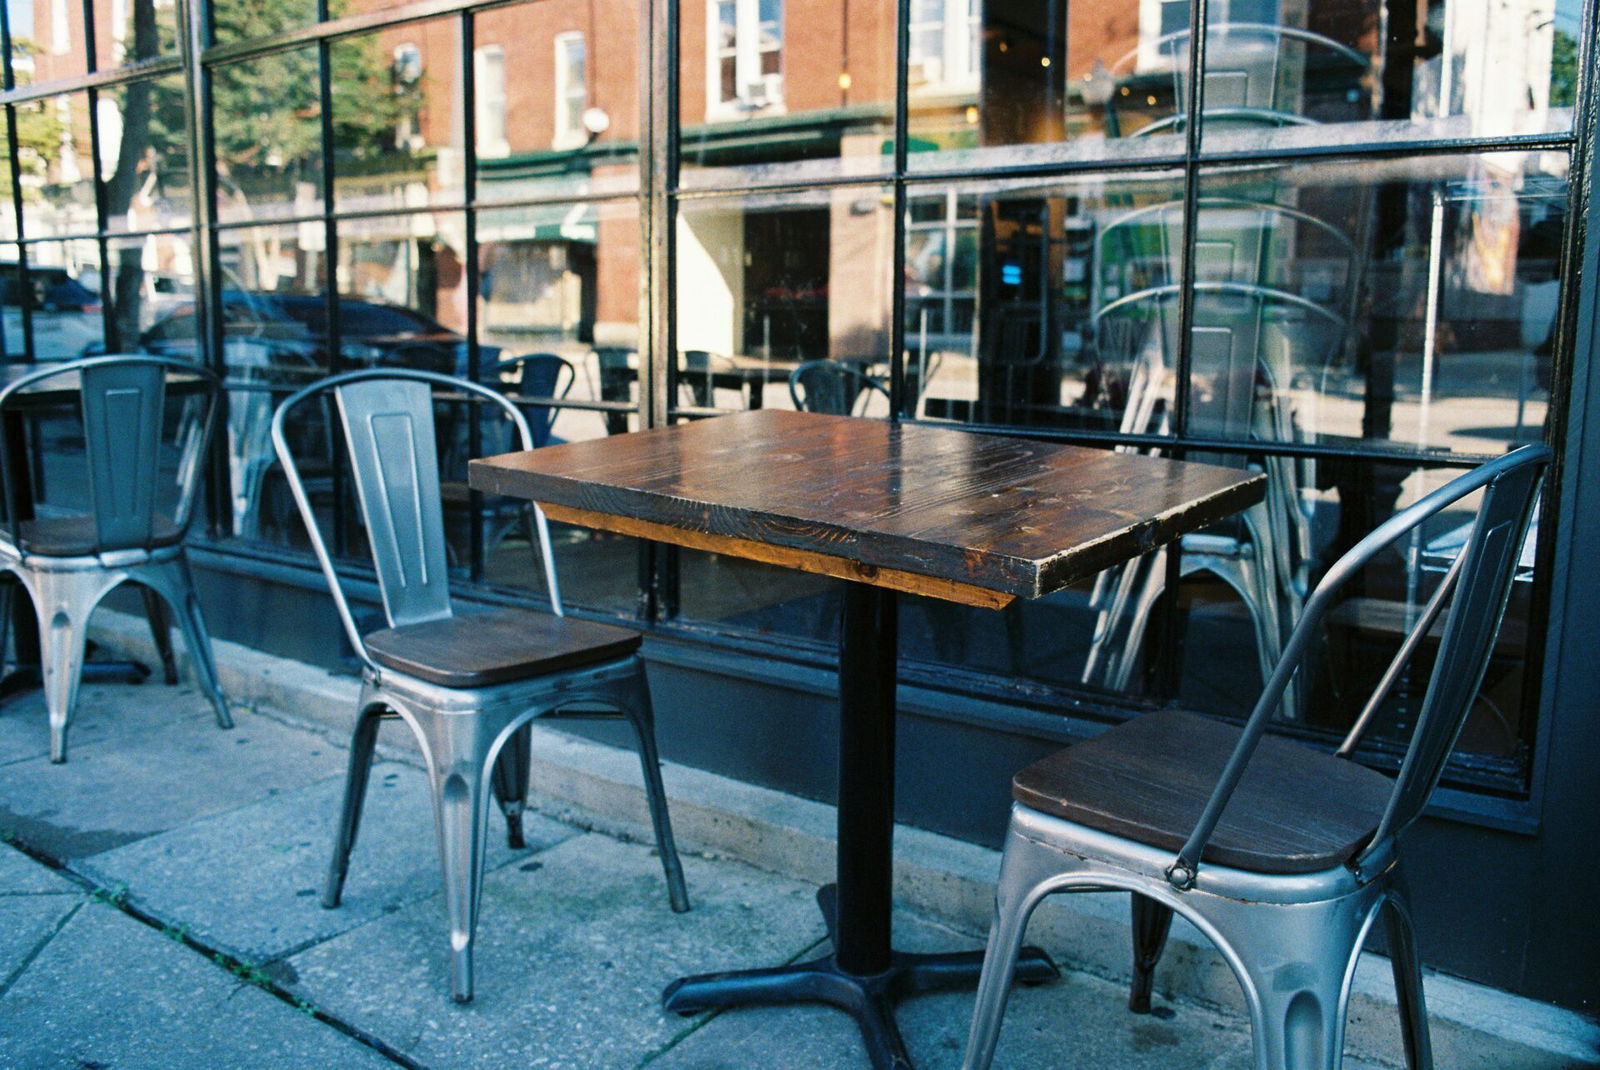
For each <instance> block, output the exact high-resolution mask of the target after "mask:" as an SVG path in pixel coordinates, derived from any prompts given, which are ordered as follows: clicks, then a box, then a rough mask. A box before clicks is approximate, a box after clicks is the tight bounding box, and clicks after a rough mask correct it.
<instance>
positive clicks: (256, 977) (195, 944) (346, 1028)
mask: <svg viewBox="0 0 1600 1070" xmlns="http://www.w3.org/2000/svg"><path fill="white" fill-rule="evenodd" d="M6 842H7V843H9V845H10V846H11V847H13V848H15V849H16V850H18V851H21V852H22V853H23V854H25V855H27V856H28V857H29V858H32V859H33V860H35V861H36V862H39V863H40V864H41V865H43V866H45V867H47V868H49V869H50V870H52V871H54V872H55V873H57V874H59V875H60V876H62V877H63V878H65V879H67V880H70V881H72V882H73V883H75V884H77V885H79V887H80V888H82V889H83V893H84V899H83V901H82V902H80V903H78V904H77V905H76V906H74V907H73V908H72V909H71V910H70V911H68V913H67V914H66V916H65V917H63V918H62V919H61V921H60V922H59V923H58V924H57V925H56V926H55V928H54V929H53V930H51V932H50V933H49V934H48V935H47V936H46V937H45V938H44V939H43V940H41V941H40V942H39V945H38V946H37V947H35V948H34V949H33V950H32V951H31V952H29V954H28V955H27V956H26V957H25V958H24V959H23V962H22V965H21V966H19V967H18V968H17V969H16V970H15V971H13V972H12V974H11V975H10V976H9V977H7V978H5V980H4V981H3V982H0V997H3V996H4V995H5V994H6V992H7V990H9V989H10V988H11V986H12V985H13V984H14V983H15V982H16V981H17V980H18V979H19V978H20V977H21V976H22V975H23V974H24V973H25V972H27V969H28V967H29V966H31V965H32V964H33V961H34V960H35V959H36V958H37V957H38V956H39V954H40V953H42V952H43V951H44V949H45V947H46V946H48V945H49V943H50V941H52V940H53V939H55V937H56V936H57V935H59V934H60V932H61V930H62V929H64V928H65V927H66V925H67V923H68V922H69V921H71V920H72V919H73V918H74V917H76V916H77V914H78V912H79V911H80V910H82V909H83V907H84V906H85V905H86V904H88V903H92V902H100V903H104V904H106V905H107V906H110V907H113V908H114V909H116V910H117V911H118V912H120V913H121V914H122V915H124V916H125V917H128V918H131V919H132V920H134V921H136V922H139V923H140V924H141V925H144V926H145V927H146V928H149V929H154V930H155V931H156V932H157V933H159V934H160V935H162V936H164V937H166V938H167V939H169V940H172V941H174V942H175V943H177V944H179V945H180V946H181V947H183V948H185V949H187V950H189V951H192V952H195V953H196V954H198V955H199V956H200V957H202V958H204V959H206V960H207V961H209V962H210V963H211V964H212V965H214V966H218V967H220V968H222V969H223V970H226V971H227V972H229V973H231V974H233V975H234V976H235V977H236V978H237V979H238V980H239V982H240V983H239V987H240V988H243V987H245V986H246V985H248V986H250V987H253V988H259V989H261V990H262V991H263V992H266V993H267V994H269V995H271V996H274V997H276V998H277V999H278V1000H279V1001H280V1002H283V1003H286V1004H288V1005H289V1006H290V1007H293V1008H294V1009H295V1010H297V1011H300V1012H302V1013H304V1014H306V1015H309V1016H310V1017H312V1018H314V1019H316V1020H317V1021H318V1022H321V1023H322V1024H323V1025H326V1026H328V1027H330V1028H332V1029H334V1030H336V1031H338V1032H340V1033H343V1034H344V1035H345V1036H347V1037H349V1038H350V1039H351V1040H354V1041H355V1042H357V1043H358V1044H362V1045H364V1046H366V1047H368V1048H371V1049H372V1050H373V1051H374V1052H375V1053H377V1054H378V1055H380V1056H382V1057H383V1058H385V1059H388V1060H389V1061H390V1062H392V1063H395V1064H396V1065H398V1066H403V1067H407V1068H408V1070H427V1068H426V1067H424V1066H423V1064H421V1063H418V1062H416V1061H415V1060H414V1059H411V1058H409V1057H408V1056H406V1055H405V1054H404V1053H403V1052H400V1051H396V1050H395V1049H394V1048H392V1047H390V1046H389V1045H388V1044H385V1043H384V1042H383V1041H382V1040H381V1039H380V1038H378V1037H376V1036H373V1035H372V1034H370V1033H368V1032H366V1031H365V1030H362V1029H359V1028H357V1027H356V1026H353V1025H351V1024H350V1023H348V1022H346V1021H343V1020H342V1019H339V1018H335V1017H334V1016H333V1015H331V1014H328V1013H327V1012H326V1011H323V1010H321V1009H320V1008H318V1007H316V1006H315V1005H313V1004H311V1003H309V1002H307V1001H306V1000H304V999H301V998H300V997H299V996H297V995H295V994H294V993H293V992H292V991H290V990H289V989H287V988H285V987H283V986H282V985H280V984H278V983H277V982H276V981H274V980H272V978H271V977H270V976H269V975H268V974H266V973H265V972H263V970H262V966H263V965H264V963H252V962H249V961H247V960H244V959H241V958H239V957H238V956H236V955H234V954H232V953H231V952H228V951H224V950H222V949H221V948H214V947H211V946H210V945H208V944H205V943H203V942H201V941H199V940H197V939H195V938H194V937H192V936H190V935H189V932H188V929H187V927H186V926H184V925H181V924H178V925H174V924H173V923H171V922H167V921H164V920H163V919H161V918H159V917H157V916H156V915H154V914H152V913H150V912H148V911H146V910H144V909H143V908H141V907H138V906H136V905H134V904H133V903H131V902H129V901H128V887H127V885H125V884H121V883H114V884H111V885H102V884H100V883H99V882H98V881H95V880H94V879H92V878H90V877H88V876H85V875H84V874H82V873H79V872H77V871H76V870H73V869H70V868H68V867H67V866H65V865H63V864H62V863H61V862H60V861H59V860H57V859H55V858H52V857H50V856H49V855H47V854H44V853H43V852H41V851H39V850H37V849H35V848H33V847H31V846H29V845H28V844H26V843H23V842H21V841H19V840H15V839H12V840H8V841H6ZM50 894H70V893H50ZM237 994H238V993H237V990H236V991H235V992H234V993H233V995H237ZM229 998H230V999H231V998H233V996H232V995H230V996H229Z"/></svg>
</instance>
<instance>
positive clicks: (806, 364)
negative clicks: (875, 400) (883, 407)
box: [789, 360, 889, 416]
mask: <svg viewBox="0 0 1600 1070" xmlns="http://www.w3.org/2000/svg"><path fill="white" fill-rule="evenodd" d="M818 374H827V375H831V376H833V379H834V382H835V383H836V384H837V385H838V387H839V393H840V398H839V399H838V400H840V401H842V402H843V403H844V405H843V408H842V409H838V410H835V409H817V408H813V407H812V406H813V405H814V404H816V403H818V402H824V403H825V402H826V401H828V400H832V399H821V398H817V397H815V396H814V391H813V390H812V389H811V387H810V386H808V385H807V380H808V379H811V378H813V377H815V376H816V375H818ZM851 387H854V388H855V392H854V393H853V394H852V395H851V396H850V397H848V398H845V397H843V394H844V392H845V391H846V390H849V389H850V388H851ZM802 391H803V392H804V394H803V396H802ZM874 394H877V395H879V396H881V397H882V398H883V399H884V400H885V401H886V402H887V401H888V399H889V391H888V390H886V389H885V388H884V385H883V384H882V383H880V382H879V381H878V380H876V379H874V378H873V377H872V376H870V375H868V374H867V373H866V372H864V371H862V370H860V369H859V368H852V367H850V366H849V365H848V364H841V363H839V362H838V361H836V360H807V361H803V362H801V364H800V365H799V366H798V367H796V368H795V369H794V371H792V372H790V373H789V399H790V400H791V401H792V402H793V403H794V407H795V409H797V410H799V411H802V412H832V413H835V414H836V415H839V416H859V415H861V414H862V413H861V412H858V411H857V409H858V408H859V409H860V410H862V411H863V412H864V411H865V409H866V407H867V405H869V404H871V401H872V397H873V395H874ZM862 399H866V400H865V401H863V400H862Z"/></svg>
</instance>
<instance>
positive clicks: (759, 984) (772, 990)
mask: <svg viewBox="0 0 1600 1070" xmlns="http://www.w3.org/2000/svg"><path fill="white" fill-rule="evenodd" d="M835 894H836V893H835V888H834V885H831V884H829V885H826V886H824V887H822V888H820V889H818V891H817V905H818V907H820V908H821V910H822V918H823V921H824V922H826V923H827V926H828V938H829V940H830V941H833V942H834V944H835V946H837V942H838V941H837V939H836V924H835V902H836V901H835ZM982 967H983V952H981V951H956V952H948V953H943V954H931V955H928V954H915V953H912V952H906V951H895V952H892V953H891V955H890V962H889V968H888V969H887V970H884V971H883V972H882V973H875V974H870V975H865V976H863V975H859V974H854V973H850V972H848V971H846V970H844V969H842V968H840V966H839V964H838V963H837V962H836V961H835V958H834V953H833V952H832V951H830V952H829V953H828V954H826V955H824V956H822V957H821V958H816V959H812V960H811V961H809V962H798V963H791V964H789V965H785V966H772V967H768V968H765V969H756V970H732V971H728V972H725V973H703V974H699V975H697V976H694V977H683V978H679V979H678V980H676V981H674V982H672V983H671V984H670V985H668V986H667V989H666V991H665V992H663V993H662V994H661V1002H662V1005H663V1006H665V1007H666V1009H667V1010H669V1011H676V1012H677V1013H679V1014H695V1013H698V1012H700V1011H709V1010H717V1009H720V1008H722V1007H735V1006H740V1005H742V1004H750V1003H829V1004H832V1005H833V1006H835V1007H838V1008H839V1009H840V1010H844V1011H848V1012H849V1013H850V1014H851V1015H853V1016H854V1017H855V1020H856V1024H857V1025H858V1026H859V1027H860V1029H861V1039H862V1042H863V1043H864V1044H865V1045H866V1048H867V1057H868V1059H869V1061H870V1062H871V1064H872V1066H873V1068H874V1070H910V1068H911V1057H910V1056H909V1055H908V1054H907V1053H906V1047H905V1042H904V1041H903V1040H901V1039H900V1029H899V1027H897V1026H896V1025H895V1021H894V1005H895V1003H896V1002H898V1001H899V1000H900V999H902V998H904V997H906V996H910V995H915V994H916V993H918V992H929V991H932V990H934V989H939V988H956V987H959V986H962V985H971V984H976V983H977V980H978V973H979V971H980V970H981V969H982ZM1059 976H1060V971H1059V970H1057V969H1056V966H1055V963H1053V962H1051V961H1050V956H1048V955H1046V954H1045V953H1044V952H1043V951H1041V950H1040V949H1039V948H1036V947H1025V948H1023V949H1022V955H1021V957H1019V958H1018V960H1017V970H1016V974H1015V979H1016V980H1017V981H1021V982H1023V983H1025V984H1040V983H1042V982H1044V981H1052V980H1054V979H1055V978H1057V977H1059Z"/></svg>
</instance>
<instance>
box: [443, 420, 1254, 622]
mask: <svg viewBox="0 0 1600 1070" xmlns="http://www.w3.org/2000/svg"><path fill="white" fill-rule="evenodd" d="M469 467H470V477H469V478H470V482H471V485H472V486H473V487H474V488H476V489H477V490H481V491H485V492H488V493H495V494H506V495H512V496H515V497H520V498H527V499H531V500H533V501H536V502H538V503H539V504H540V505H541V506H543V507H544V509H545V512H546V513H547V514H548V515H549V516H550V518H551V519H553V520H559V521H562V522H564V523H572V524H580V525H583V526H586V527H592V528H597V529H600V530H604V531H614V532H619V533H621V534H624V535H635V536H639V537H642V538H647V539H654V540H656V541H659V542H666V543H673V544H676V545H679V546H687V547H691V548H694V549H700V550H710V551H714V552H719V553H728V554H734V555H737V556H741V557H747V558H752V559H754V560H758V561H767V562H770V563H773V564H779V565H785V566H788V567H791V568H798V569H801V570H804V571H807V572H817V573H821V574H823V575H828V576H837V577H840V578H843V579H850V580H858V581H862V582H867V583H872V584H876V585H878V586H882V587H889V588H893V589H895V590H900V591H907V592H910V593H913V594H922V595H931V596H934V597H939V598H945V599H949V600H951V601H956V602H963V603H966V604H969V605H980V606H989V607H992V608H999V607H1002V606H1005V605H1007V604H1008V603H1010V602H1011V601H1013V600H1015V599H1016V598H1018V597H1023V598H1034V597H1038V596H1040V595H1044V594H1049V593H1051V592H1052V591H1056V590H1060V589H1061V588H1062V587H1065V586H1066V585H1067V584H1069V583H1071V582H1072V581H1074V580H1076V579H1079V578H1081V577H1084V576H1088V575H1091V574H1093V573H1095V572H1098V571H1100V570H1101V569H1103V568H1107V567H1109V566H1111V565H1115V564H1117V563H1119V562H1121V561H1125V560H1127V559H1128V558H1131V557H1135V556H1137V555H1139V554H1142V553H1146V552H1148V551H1150V550H1152V549H1155V548H1156V547H1158V546H1161V545H1163V544H1165V543H1167V542H1170V541H1172V540H1173V539H1176V538H1177V537H1179V536H1180V535H1182V534H1184V533H1185V532H1188V531H1193V530H1195V529H1196V528H1200V527H1204V526H1205V525H1207V524H1210V523H1213V522H1215V521H1217V520H1220V519H1222V518H1223V517H1226V516H1228V515H1230V514H1232V513H1234V512H1237V511H1238V510H1240V509H1243V508H1245V507H1246V506H1248V505H1251V504H1253V503H1255V502H1257V501H1259V500H1261V498H1262V496H1263V495H1264V493H1265V490H1266V477H1265V476H1262V475H1260V474H1257V473H1252V472H1249V471H1246V470H1244V469H1238V468H1223V467H1219V466H1215V465H1205V464H1194V463H1189V462H1182V461H1171V460H1166V459H1163V458H1155V457H1147V456H1142V455H1139V454H1132V453H1115V452H1112V451H1110V450H1097V449H1086V448H1082V447H1077V446H1065V445H1060V444H1057V443H1052V442H1041V441H1037V440H1030V439H1023V438H1009V437H1004V436H998V435H983V434H975V433H973V432H970V431H962V430H957V429H954V428H944V427H932V426H928V425H924V424H911V423H893V422H889V421H886V420H869V419H858V418H853V417H848V416H826V415H822V414H818V413H806V412H789V411H784V410H775V409H763V410H757V411H752V412H741V413H736V414H733V415H729V416H722V417H718V418H716V419H710V420H700V421H695V422H692V423H683V424H678V425H675V426H672V427H664V428H657V429H654V430H650V431H641V432H638V433H635V434H630V435H615V436H611V437H609V438H602V439H592V440H590V441H586V442H569V443H563V444H561V445H556V446H546V447H545V448H543V449H540V450H534V451H531V452H526V453H508V454H503V455H501V456H499V457H490V458H486V459H484V460H476V461H473V462H471V464H470V466H469Z"/></svg>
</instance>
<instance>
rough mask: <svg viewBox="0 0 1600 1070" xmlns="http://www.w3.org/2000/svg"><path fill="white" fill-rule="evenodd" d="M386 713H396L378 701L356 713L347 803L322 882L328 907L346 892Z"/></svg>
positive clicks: (345, 783) (388, 714)
mask: <svg viewBox="0 0 1600 1070" xmlns="http://www.w3.org/2000/svg"><path fill="white" fill-rule="evenodd" d="M386 716H393V715H392V714H390V713H389V712H388V711H387V710H386V709H384V707H382V706H379V705H376V704H374V705H369V706H367V707H366V708H365V709H363V710H362V711H361V712H360V713H359V714H357V715H356V729H355V732H354V733H352V734H351V737H350V768H349V770H348V771H347V772H346V773H345V778H344V803H343V804H342V805H341V806H340V808H339V828H338V831H337V832H336V833H335V834H334V841H333V858H332V859H331V860H330V861H329V862H328V879H327V881H326V882H325V883H324V884H323V886H322V905H323V906H324V907H326V908H327V909H329V910H332V909H333V908H334V907H337V906H338V905H339V900H340V899H341V898H342V897H343V896H344V880H345V877H346V875H347V874H348V873H349V872H350V851H351V850H352V849H353V848H354V847H355V845H356V832H357V830H358V829H360V827H361V808H362V805H363V804H364V803H365V802H366V798H367V779H368V777H369V775H370V774H371V772H372V752H373V751H374V750H375V749H376V748H377V745H378V727H379V725H380V724H382V722H383V719H384V717H386Z"/></svg>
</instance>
